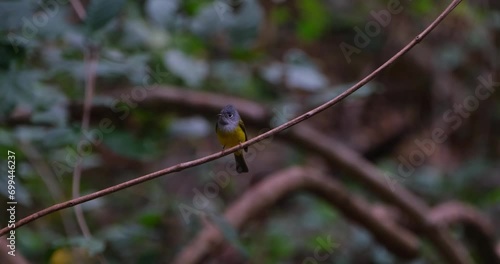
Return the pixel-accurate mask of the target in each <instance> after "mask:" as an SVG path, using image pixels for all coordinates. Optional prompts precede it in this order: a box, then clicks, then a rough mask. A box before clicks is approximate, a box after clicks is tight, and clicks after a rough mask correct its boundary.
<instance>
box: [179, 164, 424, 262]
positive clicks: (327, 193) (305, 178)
mask: <svg viewBox="0 0 500 264" xmlns="http://www.w3.org/2000/svg"><path fill="white" fill-rule="evenodd" d="M303 190H306V191H308V192H310V193H312V194H314V195H316V196H318V197H320V198H323V199H324V200H326V201H328V202H329V203H330V204H331V205H332V206H333V207H335V208H337V209H338V210H340V211H341V212H342V213H343V214H344V215H345V216H346V218H350V219H352V220H353V221H354V222H357V223H358V224H359V225H361V226H363V227H365V228H366V229H368V230H369V231H370V232H371V233H372V234H373V235H374V237H375V239H377V240H378V241H379V242H380V243H381V244H383V245H384V246H385V247H387V248H388V249H389V250H390V251H391V252H393V253H394V254H395V255H397V256H399V257H402V258H415V257H416V256H417V255H418V253H419V241H418V239H417V238H416V237H414V236H413V235H412V234H411V233H409V232H408V231H406V230H405V229H403V228H401V227H400V226H398V225H397V224H395V223H394V222H392V221H387V218H383V217H380V216H379V215H377V214H375V213H374V212H373V211H372V210H371V207H370V205H369V204H368V203H367V202H366V201H365V200H362V199H360V198H359V197H356V196H354V195H352V194H350V193H349V191H348V189H347V188H346V187H345V186H343V185H342V184H341V183H340V182H338V181H337V180H335V179H334V178H333V177H327V176H325V175H323V174H322V173H320V172H319V171H317V170H313V169H309V168H300V167H293V168H290V169H286V170H283V171H279V172H277V173H274V174H273V175H271V176H268V177H266V178H265V180H263V181H261V182H259V183H258V184H257V185H256V186H255V187H253V188H252V189H249V190H248V191H246V192H245V193H244V194H243V195H242V196H241V197H240V198H239V199H238V200H237V201H236V202H234V203H233V204H232V205H231V206H230V207H229V208H228V209H227V210H226V213H225V214H224V217H225V218H226V220H227V222H228V223H229V224H231V225H232V226H233V227H234V228H235V229H237V230H241V229H242V228H243V227H244V226H245V225H246V224H247V223H248V222H249V221H250V220H251V219H252V218H254V217H256V216H258V215H259V214H260V213H262V211H264V210H266V209H268V208H270V207H272V206H273V205H274V204H275V203H276V202H277V201H279V200H280V199H282V198H284V197H286V196H287V195H289V194H290V193H296V192H299V191H303ZM223 241H224V237H223V235H222V234H221V232H220V231H219V230H218V229H217V227H215V226H213V225H212V224H208V225H207V226H205V228H204V229H203V230H202V231H201V232H200V233H199V234H198V236H197V237H196V238H195V239H193V241H192V242H191V243H190V244H189V245H188V246H187V247H186V248H185V249H184V250H183V251H182V252H181V253H180V254H179V255H178V256H177V257H176V258H175V260H174V261H173V263H179V264H180V263H182V264H194V263H200V262H201V261H202V260H203V259H205V257H207V256H208V254H209V253H210V252H213V251H214V250H215V249H217V248H218V247H219V246H220V245H222V243H223Z"/></svg>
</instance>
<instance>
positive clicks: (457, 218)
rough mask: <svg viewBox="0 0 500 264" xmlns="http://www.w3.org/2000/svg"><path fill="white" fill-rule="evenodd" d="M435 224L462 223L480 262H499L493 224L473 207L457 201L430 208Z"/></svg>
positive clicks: (499, 255) (449, 224)
mask: <svg viewBox="0 0 500 264" xmlns="http://www.w3.org/2000/svg"><path fill="white" fill-rule="evenodd" d="M429 218H430V219H431V221H432V222H434V223H436V225H441V226H445V227H447V226H451V225H463V226H464V227H465V236H466V238H468V239H469V240H470V244H471V245H472V246H474V247H475V248H476V250H477V251H478V253H479V254H478V256H479V257H481V261H480V262H481V263H500V254H498V252H496V248H495V238H494V234H495V231H494V228H493V224H492V223H491V222H490V221H488V219H487V218H484V217H483V215H481V214H480V213H479V212H478V211H476V210H475V209H474V208H472V207H470V206H467V205H464V204H462V203H459V202H447V203H444V204H441V205H439V206H436V207H434V208H433V209H432V211H431V214H430V216H429Z"/></svg>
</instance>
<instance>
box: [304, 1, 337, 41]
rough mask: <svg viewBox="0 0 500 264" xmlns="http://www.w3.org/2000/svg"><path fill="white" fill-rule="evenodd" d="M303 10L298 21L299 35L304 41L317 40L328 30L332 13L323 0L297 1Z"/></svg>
mask: <svg viewBox="0 0 500 264" xmlns="http://www.w3.org/2000/svg"><path fill="white" fill-rule="evenodd" d="M297 5H298V7H299V10H300V12H301V14H300V18H299V20H298V23H297V26H298V28H297V30H298V32H297V33H298V35H299V37H300V38H301V39H302V40H304V41H312V40H316V39H318V38H319V37H321V35H322V34H323V33H324V32H325V31H326V30H327V28H328V26H329V22H330V19H331V17H330V14H329V13H328V11H327V10H326V8H325V6H324V4H323V2H322V1H319V0H300V1H298V2H297Z"/></svg>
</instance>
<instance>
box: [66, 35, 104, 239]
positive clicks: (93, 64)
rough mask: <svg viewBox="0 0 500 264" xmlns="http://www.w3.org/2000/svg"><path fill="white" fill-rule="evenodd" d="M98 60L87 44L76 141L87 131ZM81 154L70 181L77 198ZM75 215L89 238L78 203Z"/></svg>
mask: <svg viewBox="0 0 500 264" xmlns="http://www.w3.org/2000/svg"><path fill="white" fill-rule="evenodd" d="M98 60H99V51H98V50H97V48H95V47H93V46H92V45H89V46H88V47H86V50H85V100H84V102H83V117H82V125H81V131H82V133H81V134H80V139H79V140H78V142H82V141H83V140H84V135H83V131H88V128H89V123H90V111H91V110H92V99H93V98H94V88H95V78H96V71H97V64H98ZM82 159H83V158H82V156H80V155H78V158H77V160H76V164H75V168H74V170H73V183H72V197H73V199H74V198H77V197H79V196H80V180H81V176H82ZM74 209H75V217H76V220H77V222H78V226H79V227H80V230H81V231H82V234H83V236H84V237H85V238H87V239H89V238H90V237H91V236H92V235H91V233H90V229H89V227H88V225H87V221H86V220H85V215H84V214H83V210H82V207H81V206H80V205H75V208H74Z"/></svg>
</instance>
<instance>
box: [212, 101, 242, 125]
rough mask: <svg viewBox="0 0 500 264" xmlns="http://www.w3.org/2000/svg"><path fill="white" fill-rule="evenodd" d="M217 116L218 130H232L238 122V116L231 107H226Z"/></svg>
mask: <svg viewBox="0 0 500 264" xmlns="http://www.w3.org/2000/svg"><path fill="white" fill-rule="evenodd" d="M218 116H219V118H218V120H217V123H218V124H219V129H222V130H234V129H235V128H236V126H238V124H239V122H240V115H239V114H238V111H236V108H235V107H234V106H232V105H226V106H225V107H224V108H222V110H221V111H220V113H219V114H218Z"/></svg>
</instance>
